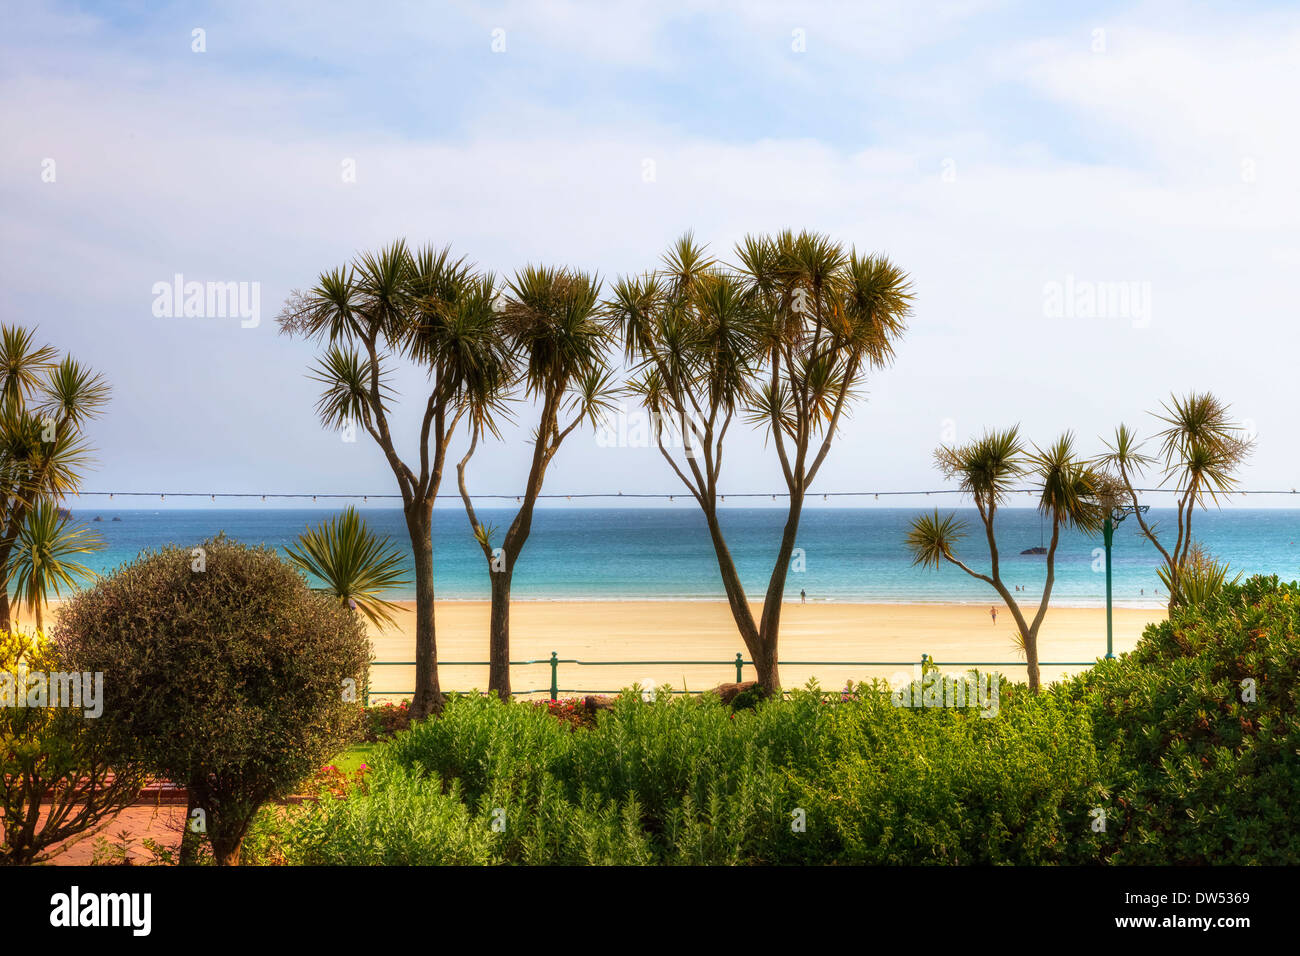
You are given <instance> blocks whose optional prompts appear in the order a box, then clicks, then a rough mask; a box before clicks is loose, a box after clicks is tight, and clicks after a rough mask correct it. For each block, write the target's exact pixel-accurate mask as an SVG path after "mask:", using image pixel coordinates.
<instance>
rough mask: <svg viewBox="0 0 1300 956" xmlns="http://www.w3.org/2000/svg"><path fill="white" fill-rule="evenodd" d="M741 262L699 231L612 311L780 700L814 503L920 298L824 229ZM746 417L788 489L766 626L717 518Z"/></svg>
mask: <svg viewBox="0 0 1300 956" xmlns="http://www.w3.org/2000/svg"><path fill="white" fill-rule="evenodd" d="M736 257H737V259H738V263H737V265H735V266H726V265H724V264H722V263H720V262H718V261H717V260H716V259H714V258H712V257H711V256H709V255H708V253H707V252H706V250H705V249H704V248H703V247H702V246H701V245H699V244H698V243H696V242H695V240H694V238H693V237H692V236H690V235H689V234H688V235H686V236H683V237H682V238H681V239H679V240H678V241H677V243H676V244H675V245H674V246H673V247H672V248H671V249H670V250H669V251H668V253H667V254H666V255H665V256H664V258H663V262H662V266H661V268H659V269H657V270H654V271H652V272H650V273H647V274H646V275H643V276H640V277H633V278H625V279H622V280H620V281H619V282H618V283H617V284H616V285H615V288H614V293H613V295H612V297H611V299H610V301H609V302H608V303H607V306H606V309H607V312H608V314H609V316H610V318H611V321H612V322H613V324H614V325H615V327H616V328H617V329H618V330H619V332H620V333H621V337H622V341H623V346H624V351H625V353H626V356H627V358H628V360H629V361H631V362H632V363H634V365H635V366H636V374H635V376H634V378H633V381H632V383H631V388H632V389H633V390H634V391H635V392H636V393H638V394H639V395H640V396H641V399H642V401H643V403H644V404H645V406H646V408H647V410H648V411H649V412H650V413H651V415H652V420H653V421H654V422H655V436H656V441H657V444H658V446H659V449H660V451H661V452H662V453H663V456H664V458H665V459H667V461H668V463H669V465H670V466H671V468H672V469H673V472H674V473H675V474H676V475H677V477H678V479H679V480H681V481H682V483H683V484H685V485H686V487H687V488H688V489H689V491H690V492H691V495H692V496H693V497H694V498H695V500H696V502H697V503H698V504H699V506H700V508H701V510H702V511H703V512H704V517H705V522H706V524H707V525H708V529H709V534H710V537H711V540H712V542H713V548H714V553H715V555H716V557H717V561H718V568H719V571H720V572H721V575H722V582H723V587H724V589H725V591H726V594H727V601H728V604H729V605H730V608H731V613H732V617H733V618H734V619H735V622H736V626H737V629H738V630H739V631H740V635H741V638H742V640H743V641H744V642H745V646H746V648H747V649H748V650H749V652H750V655H751V656H752V658H753V661H754V666H755V670H756V671H757V675H758V680H759V682H760V683H761V684H762V686H763V687H764V688H765V689H766V690H767V691H769V692H775V691H777V690H779V689H780V686H781V679H780V670H779V652H778V639H779V632H780V622H781V608H782V603H783V599H784V593H785V585H786V579H787V577H788V574H789V570H790V562H791V558H792V556H793V553H794V547H795V541H796V538H797V535H798V530H799V521H800V518H801V516H802V514H803V505H804V501H805V499H806V496H807V494H808V492H809V489H810V487H811V485H812V483H813V480H814V479H815V478H816V476H817V473H818V471H819V470H820V468H821V466H822V463H823V462H824V461H825V460H826V457H827V455H828V454H829V452H830V449H831V445H832V443H833V441H834V438H835V436H836V434H837V432H838V429H839V426H840V423H841V420H842V418H843V417H844V416H845V415H846V414H848V412H849V409H850V408H851V407H852V405H853V404H854V402H855V400H857V399H858V398H859V392H860V389H861V386H862V385H863V383H864V382H865V380H866V377H867V375H868V374H869V373H871V372H873V371H875V370H877V369H879V368H882V367H883V366H885V365H886V364H888V363H889V362H890V361H891V360H892V358H893V349H894V343H895V342H897V341H898V339H899V338H900V337H901V335H902V333H903V331H904V321H905V318H906V316H907V314H908V312H909V310H910V303H911V298H912V296H911V287H910V283H909V282H908V279H907V275H906V273H904V272H903V271H902V270H901V269H899V268H898V267H897V266H895V265H894V264H893V263H891V262H890V261H889V260H888V259H886V258H884V257H882V256H862V255H859V254H858V253H857V252H855V251H853V250H851V249H846V248H845V247H844V246H843V245H841V244H840V243H837V242H835V241H833V240H831V239H830V238H828V237H826V236H823V235H819V234H816V233H809V232H800V233H797V234H796V233H794V232H791V231H788V230H787V231H785V232H782V233H779V234H777V235H774V236H750V237H748V238H746V239H745V240H744V241H742V242H741V243H740V245H739V246H738V247H737V248H736ZM737 416H740V417H742V418H745V419H747V420H748V421H749V422H750V423H751V424H754V425H757V426H759V427H761V428H762V429H763V430H764V431H765V432H766V433H767V435H768V437H769V438H770V439H771V446H772V447H773V448H774V449H775V451H776V455H777V458H778V460H779V463H780V467H781V473H782V476H783V477H784V479H785V483H786V488H787V491H788V506H787V512H786V521H785V526H784V529H783V531H782V536H781V541H780V544H779V546H778V548H777V551H776V556H775V560H774V562H773V566H772V571H771V574H770V576H769V578H768V584H767V589H766V593H765V595H764V600H763V608H762V612H761V615H760V617H759V619H758V620H755V619H754V614H753V611H752V610H751V608H750V605H749V600H748V598H747V596H746V594H745V590H744V587H743V586H742V584H741V581H740V575H739V573H738V572H737V570H736V566H735V562H734V560H733V559H732V556H731V552H730V550H729V548H728V547H727V543H726V536H725V534H724V532H723V529H722V523H721V520H720V518H719V514H718V503H719V499H720V498H721V496H722V493H721V490H720V482H721V475H722V458H723V446H724V442H725V438H726V435H727V433H728V431H729V429H730V427H731V425H732V423H733V422H734V420H735V419H736V417H737ZM679 441H680V443H681V448H680V449H679V450H678V449H673V450H670V448H669V446H670V445H676V443H677V442H679Z"/></svg>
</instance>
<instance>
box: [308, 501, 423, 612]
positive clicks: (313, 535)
mask: <svg viewBox="0 0 1300 956" xmlns="http://www.w3.org/2000/svg"><path fill="white" fill-rule="evenodd" d="M285 551H286V552H287V553H288V555H289V560H290V561H291V562H293V563H294V564H295V565H297V566H298V567H299V568H300V569H302V570H303V571H305V572H306V573H307V574H308V575H309V576H311V577H314V578H315V579H317V580H318V581H321V582H323V585H324V586H323V587H320V588H317V590H320V591H325V592H326V593H328V594H332V595H334V596H335V597H337V598H338V599H339V600H340V601H342V602H344V603H345V604H350V605H352V606H355V608H356V610H358V611H360V612H361V613H362V614H363V615H365V617H366V619H367V620H368V621H370V623H372V624H374V625H375V626H376V627H380V628H383V627H387V626H388V625H390V624H392V623H393V611H396V610H397V609H398V607H397V605H396V604H393V603H392V602H391V601H386V600H384V599H383V598H382V597H381V596H380V595H382V594H383V593H384V592H386V591H391V590H393V589H395V588H399V587H402V586H404V585H406V584H409V583H410V579H409V578H407V577H406V573H405V571H403V569H402V555H401V552H399V551H398V550H397V549H396V548H394V547H391V546H390V545H389V543H388V537H387V536H385V537H383V538H381V537H379V536H378V535H377V534H375V533H374V532H373V531H371V530H370V528H369V527H367V525H366V523H365V521H363V520H362V519H361V516H360V515H359V514H357V509H356V508H354V507H352V506H351V505H349V506H348V507H347V508H346V509H344V511H343V513H342V514H341V515H336V516H334V517H333V518H330V519H329V520H328V521H323V522H321V523H320V524H319V525H317V526H316V527H315V528H308V529H307V530H306V531H304V532H303V533H302V534H300V535H298V541H297V544H296V546H293V545H291V546H290V547H288V548H286V549H285Z"/></svg>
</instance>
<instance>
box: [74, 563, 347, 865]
mask: <svg viewBox="0 0 1300 956" xmlns="http://www.w3.org/2000/svg"><path fill="white" fill-rule="evenodd" d="M54 638H55V640H56V641H57V643H58V644H59V646H60V648H61V650H62V652H63V653H64V654H65V655H66V657H67V658H68V659H69V660H70V661H72V662H73V663H74V665H75V666H76V667H78V668H79V669H81V670H87V671H102V672H103V673H104V675H105V677H104V714H103V716H102V717H101V718H100V719H101V720H103V721H106V722H109V723H111V724H112V725H113V727H114V728H115V729H116V730H117V731H118V732H119V735H120V736H121V737H124V738H128V739H132V740H134V741H135V742H136V746H137V748H138V755H139V757H140V759H141V760H142V761H143V762H144V763H145V764H146V765H147V766H148V767H149V769H150V770H151V771H152V772H154V773H156V774H158V775H160V776H163V777H165V778H167V779H169V780H171V781H173V782H175V783H179V784H184V785H186V786H187V787H188V788H189V794H190V805H191V816H192V817H196V818H201V819H202V821H203V823H204V825H205V827H206V832H207V835H208V838H209V840H210V841H211V844H212V851H213V855H214V857H215V858H216V860H217V862H218V863H221V864H233V863H238V862H239V849H240V844H241V841H242V839H243V835H244V833H245V831H246V830H247V827H248V824H249V822H250V820H251V819H252V817H253V815H254V814H255V813H256V812H257V809H258V807H259V806H260V805H261V804H262V803H263V802H265V801H266V800H269V799H274V798H277V797H281V796H284V795H286V794H288V793H290V792H292V789H293V787H294V786H295V785H297V784H298V783H300V782H301V781H302V780H303V779H304V778H306V777H307V776H308V775H309V774H310V773H311V772H312V771H314V770H316V769H317V768H318V767H320V766H321V764H322V763H324V762H325V761H326V760H327V759H328V758H329V757H331V756H332V755H333V754H335V753H337V752H338V750H339V749H340V748H341V747H343V746H345V745H346V744H347V743H348V742H349V741H350V740H351V739H354V737H355V734H356V731H357V730H358V728H359V726H360V720H361V713H362V709H361V704H360V702H359V701H358V700H357V697H358V695H359V689H360V688H361V687H363V686H364V682H365V677H366V670H367V667H368V663H369V659H370V646H369V642H368V640H367V638H366V632H365V627H364V625H363V624H362V622H361V621H360V619H359V618H358V617H357V615H356V614H355V612H353V611H351V610H349V609H348V608H347V607H346V606H344V605H342V604H341V603H340V602H338V601H337V600H335V599H332V598H330V597H327V596H326V595H324V594H319V593H316V592H313V591H312V590H310V589H309V588H308V587H307V585H306V583H305V582H304V581H303V579H302V578H301V577H300V576H299V575H298V573H297V572H296V571H295V570H293V569H292V568H291V567H289V566H288V565H287V564H285V563H284V562H283V561H281V560H280V558H279V557H278V556H277V555H276V553H275V552H274V551H272V550H269V549H265V548H252V547H247V546H245V545H242V544H239V543H237V542H234V541H230V540H227V539H225V538H224V537H221V538H217V539H214V540H211V541H207V542H205V543H204V544H203V545H202V546H201V548H198V549H195V550H193V551H187V550H182V549H179V548H165V549H163V550H160V551H156V552H151V553H146V554H144V555H142V556H141V557H140V558H138V559H137V560H136V561H134V562H132V563H131V564H128V565H126V566H125V567H123V568H121V569H120V570H118V571H117V572H115V573H114V574H113V575H111V576H109V577H107V578H104V579H102V580H100V581H99V582H98V583H97V584H96V585H95V586H94V587H93V588H90V589H89V590H87V591H84V592H82V593H81V594H79V595H77V596H76V597H74V598H73V599H72V600H71V601H70V602H69V603H68V605H67V606H66V607H65V608H64V610H63V612H62V613H61V614H60V616H59V622H58V626H57V628H56V629H55V631H54ZM195 809H197V810H201V811H202V814H201V817H199V815H196V814H194V813H193V810H195Z"/></svg>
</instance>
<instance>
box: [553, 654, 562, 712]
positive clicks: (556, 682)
mask: <svg viewBox="0 0 1300 956" xmlns="http://www.w3.org/2000/svg"><path fill="white" fill-rule="evenodd" d="M559 670H560V657H559V655H558V654H556V653H555V651H551V700H559V698H560V678H559Z"/></svg>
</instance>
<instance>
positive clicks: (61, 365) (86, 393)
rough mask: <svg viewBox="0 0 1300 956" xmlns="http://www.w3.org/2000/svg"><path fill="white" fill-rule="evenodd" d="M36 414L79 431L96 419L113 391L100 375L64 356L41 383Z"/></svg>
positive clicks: (70, 357)
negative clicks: (39, 399) (88, 422)
mask: <svg viewBox="0 0 1300 956" xmlns="http://www.w3.org/2000/svg"><path fill="white" fill-rule="evenodd" d="M39 393H40V398H41V401H40V403H39V404H38V405H37V406H36V410H37V413H38V414H39V415H41V416H43V417H49V418H50V419H53V420H54V421H57V422H66V423H67V424H69V425H72V426H74V427H77V428H80V427H81V426H82V425H84V424H85V423H86V422H87V421H89V420H90V419H92V418H97V417H99V415H100V414H101V413H102V412H103V410H104V406H105V405H107V404H108V399H109V396H110V395H111V394H112V389H111V388H110V387H109V384H108V382H106V381H105V380H104V378H103V376H101V375H100V374H99V373H97V372H95V371H94V370H93V369H90V368H87V367H86V366H85V365H83V364H81V363H80V362H78V361H77V360H76V359H74V358H73V357H72V356H70V355H65V356H64V357H63V358H62V359H61V360H60V361H59V362H58V363H57V364H56V365H54V366H52V367H51V368H50V369H49V375H48V376H47V377H46V378H45V379H44V380H43V381H42V382H41V383H40V387H39Z"/></svg>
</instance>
